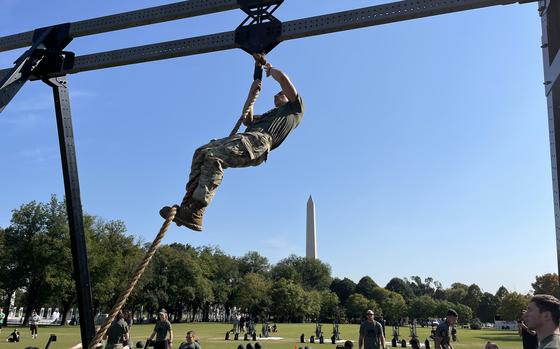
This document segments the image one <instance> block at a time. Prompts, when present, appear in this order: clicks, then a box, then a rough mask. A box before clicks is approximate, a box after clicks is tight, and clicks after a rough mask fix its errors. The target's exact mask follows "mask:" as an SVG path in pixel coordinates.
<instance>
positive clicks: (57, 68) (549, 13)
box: [0, 0, 560, 347]
mask: <svg viewBox="0 0 560 349" xmlns="http://www.w3.org/2000/svg"><path fill="white" fill-rule="evenodd" d="M283 1H284V0H219V1H214V2H208V1H206V0H188V1H182V2H179V3H175V4H169V5H164V6H158V7H154V8H149V9H144V10H138V11H131V12H127V13H122V14H118V15H113V16H106V17H100V18H96V19H91V20H86V21H81V22H76V23H73V24H69V23H67V24H61V25H57V26H52V27H47V28H41V29H37V30H35V31H33V32H27V33H20V34H16V35H12V36H9V37H3V38H0V51H5V50H9V49H14V48H18V47H24V46H26V45H29V44H31V47H30V49H29V50H27V51H26V52H25V53H24V54H23V55H22V56H21V57H20V58H19V59H18V60H17V61H16V62H15V65H14V67H13V68H11V69H6V70H0V112H2V110H3V109H4V107H5V106H6V105H7V104H8V103H9V102H10V100H11V99H12V98H13V97H14V96H15V94H16V93H17V92H18V91H19V89H20V88H21V87H22V86H23V85H24V84H25V82H27V81H29V80H43V81H44V82H45V83H46V84H48V85H49V86H51V88H52V90H53V94H54V102H55V109H56V119H57V127H58V136H59V144H60V153H61V160H62V171H63V176H64V187H65V195H66V204H67V211H68V220H69V226H70V236H71V244H72V257H73V265H74V272H75V281H76V288H77V293H78V303H79V304H78V307H79V312H80V330H81V337H82V343H83V345H84V347H86V345H89V343H90V342H91V340H92V339H93V338H94V335H95V327H94V322H93V306H92V296H91V285H90V278H89V269H88V263H87V250H86V243H85V235H84V226H83V212H82V205H81V198H80V186H79V180H78V170H77V162H76V150H75V144H74V136H73V129H72V117H71V112H70V99H69V94H68V86H67V80H66V75H67V74H70V73H77V72H80V71H87V70H94V69H102V68H107V67H114V66H119V65H126V64H134V63H140V62H147V61H152V60H159V59H166V58H171V57H179V56H186V55H192V54H200V53H206V52H213V51H219V50H226V49H232V48H242V49H243V50H245V51H246V52H248V53H263V52H264V53H268V52H269V51H271V50H272V49H273V48H274V47H276V45H278V44H279V43H280V42H281V41H284V40H291V39H297V38H302V37H307V36H312V35H322V34H328V33H332V32H337V31H342V30H350V29H357V28H362V27H366V26H373V25H380V24H385V23H391V22H398V21H403V20H410V19H415V18H421V17H428V16H434V15H438V14H444V13H450V12H457V11H464V10H469V9H475V8H481V7H487V6H494V5H507V4H512V3H515V2H516V1H515V0H455V1H454V2H449V1H447V0H403V1H398V2H394V3H389V4H382V5H376V6H371V7H367V8H362V9H356V10H350V11H345V12H340V13H334V14H329V15H322V16H317V17H310V18H304V19H300V20H295V21H290V22H285V23H282V22H280V21H279V20H278V19H277V18H275V17H274V16H273V13H274V12H275V11H276V9H277V8H278V7H279V6H280V5H281V4H282V3H283ZM535 1H537V0H521V1H518V2H519V3H527V2H535ZM234 8H241V9H242V10H243V11H244V12H245V13H246V14H247V15H248V17H247V18H246V19H245V20H244V21H243V22H242V23H241V25H240V26H239V27H238V28H237V29H236V30H235V32H225V33H218V34H212V35H207V36H202V37H197V38H190V39H184V40H176V41H171V42H166V43H159V44H154V45H147V46H140V47H136V48H128V49H122V50H115V51H110V52H102V53H97V54H92V55H87V56H82V57H74V54H73V53H72V52H67V51H63V49H64V47H66V45H67V44H68V43H69V42H70V41H71V40H72V38H73V37H78V36H84V35H90V34H96V33H102V32H107V31H113V30H119V29H124V28H130V27H133V26H139V25H146V24H152V23H158V22H163V21H168V20H174V19H179V18H186V17H193V16H199V15H203V14H208V13H213V12H220V11H226V10H230V9H234ZM539 11H540V14H541V18H542V26H543V45H542V48H543V63H544V68H545V69H544V70H545V86H546V94H547V102H548V112H549V129H550V143H551V159H552V175H553V176H552V177H553V186H554V194H553V195H554V209H555V218H556V240H557V251H558V269H559V270H560V191H559V183H558V180H559V177H560V173H559V167H560V163H559V160H558V157H557V154H558V153H559V152H560V132H559V133H558V136H557V132H556V128H557V127H558V126H557V125H560V83H558V80H560V79H558V77H559V76H560V55H559V54H558V51H559V48H560V26H559V25H560V4H559V2H558V1H557V0H540V1H539Z"/></svg>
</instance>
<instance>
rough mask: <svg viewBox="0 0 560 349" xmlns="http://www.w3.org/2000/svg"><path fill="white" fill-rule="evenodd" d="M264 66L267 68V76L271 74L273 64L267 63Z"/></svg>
mask: <svg viewBox="0 0 560 349" xmlns="http://www.w3.org/2000/svg"><path fill="white" fill-rule="evenodd" d="M264 68H265V69H266V76H267V77H268V76H270V74H271V72H270V71H271V70H272V65H271V64H270V63H266V65H265V66H264Z"/></svg>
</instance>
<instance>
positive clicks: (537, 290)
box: [531, 273, 560, 298]
mask: <svg viewBox="0 0 560 349" xmlns="http://www.w3.org/2000/svg"><path fill="white" fill-rule="evenodd" d="M535 279H536V280H535V282H533V283H532V284H531V286H533V290H534V292H533V293H534V294H549V295H552V296H554V297H556V298H560V278H559V277H558V274H556V273H548V274H544V275H541V276H538V275H537V276H536V278H535Z"/></svg>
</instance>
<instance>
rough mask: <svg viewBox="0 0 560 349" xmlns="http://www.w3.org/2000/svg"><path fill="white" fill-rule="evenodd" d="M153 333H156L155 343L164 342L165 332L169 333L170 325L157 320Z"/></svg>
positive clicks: (167, 322)
mask: <svg viewBox="0 0 560 349" xmlns="http://www.w3.org/2000/svg"><path fill="white" fill-rule="evenodd" d="M154 331H155V332H156V341H164V340H165V339H166V338H167V332H171V323H170V322H169V321H167V320H165V321H160V320H158V321H157V322H156V327H154Z"/></svg>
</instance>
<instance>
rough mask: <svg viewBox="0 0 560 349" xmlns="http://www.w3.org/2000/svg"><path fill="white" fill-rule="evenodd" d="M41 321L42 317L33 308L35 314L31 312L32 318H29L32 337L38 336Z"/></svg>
mask: <svg viewBox="0 0 560 349" xmlns="http://www.w3.org/2000/svg"><path fill="white" fill-rule="evenodd" d="M39 321H41V317H40V316H39V315H37V312H36V311H35V310H33V314H31V318H30V319H29V329H30V330H31V338H33V339H35V338H37V330H38V329H39Z"/></svg>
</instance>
